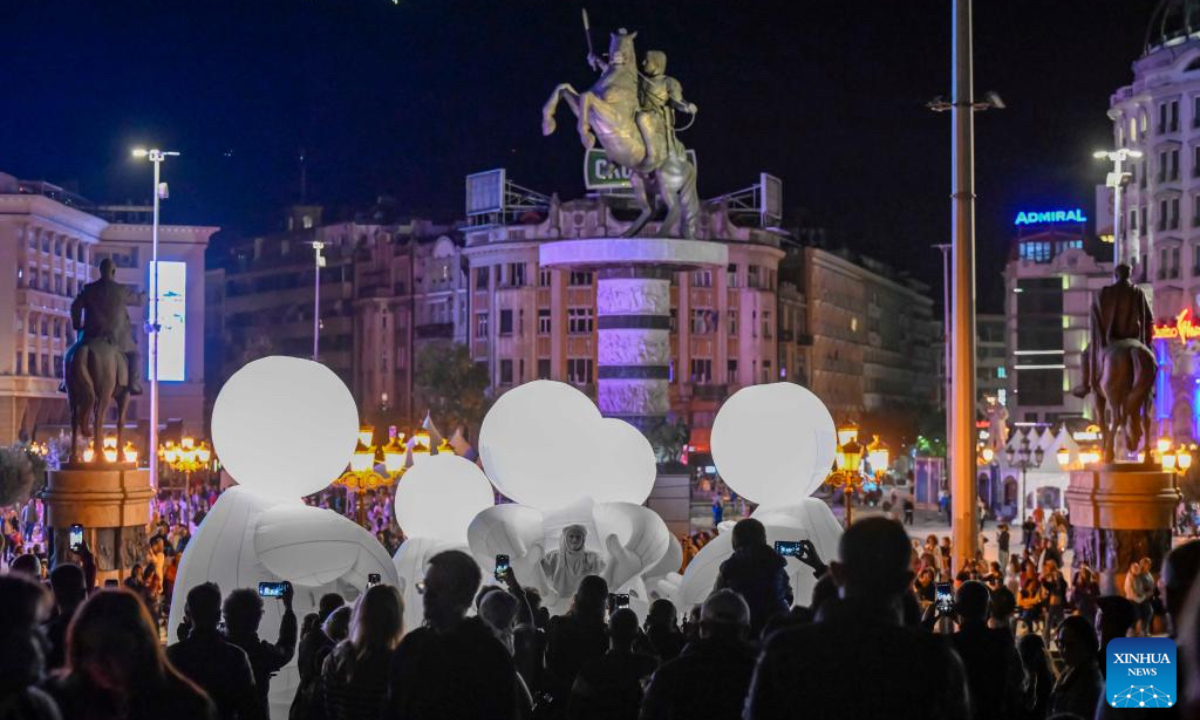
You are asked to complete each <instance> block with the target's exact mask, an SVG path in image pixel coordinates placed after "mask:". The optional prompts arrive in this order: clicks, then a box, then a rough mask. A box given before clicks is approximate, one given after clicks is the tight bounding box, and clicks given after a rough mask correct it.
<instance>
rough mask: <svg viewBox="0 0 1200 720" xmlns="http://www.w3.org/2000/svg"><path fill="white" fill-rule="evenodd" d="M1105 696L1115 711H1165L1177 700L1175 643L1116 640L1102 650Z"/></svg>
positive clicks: (1131, 639)
mask: <svg viewBox="0 0 1200 720" xmlns="http://www.w3.org/2000/svg"><path fill="white" fill-rule="evenodd" d="M1105 656H1106V661H1107V663H1108V677H1107V678H1106V680H1105V683H1104V685H1105V688H1104V690H1105V695H1106V696H1107V697H1108V704H1109V705H1111V706H1112V707H1115V708H1136V707H1146V708H1165V707H1171V706H1173V705H1174V704H1175V703H1176V702H1177V701H1178V700H1179V697H1178V696H1177V695H1176V690H1175V688H1176V684H1175V641H1174V640H1172V639H1170V638H1117V639H1115V640H1110V641H1109V643H1108V647H1107V648H1106V649H1105Z"/></svg>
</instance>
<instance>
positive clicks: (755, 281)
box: [746, 265, 761, 288]
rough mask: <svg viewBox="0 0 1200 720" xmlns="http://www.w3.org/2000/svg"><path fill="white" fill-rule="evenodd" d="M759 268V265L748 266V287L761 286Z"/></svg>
mask: <svg viewBox="0 0 1200 720" xmlns="http://www.w3.org/2000/svg"><path fill="white" fill-rule="evenodd" d="M758 270H759V268H758V266H757V265H747V266H746V287H752V288H756V287H760V286H761V281H760V280H759V277H758Z"/></svg>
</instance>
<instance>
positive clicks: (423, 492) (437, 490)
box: [395, 455, 495, 545]
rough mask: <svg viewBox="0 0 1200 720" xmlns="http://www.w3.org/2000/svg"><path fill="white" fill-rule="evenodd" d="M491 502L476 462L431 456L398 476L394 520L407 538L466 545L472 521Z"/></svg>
mask: <svg viewBox="0 0 1200 720" xmlns="http://www.w3.org/2000/svg"><path fill="white" fill-rule="evenodd" d="M494 504H495V498H494V496H493V495H492V486H491V483H489V482H488V479H487V477H485V476H484V474H483V471H482V470H480V469H479V467H478V466H476V465H475V463H473V462H471V461H470V460H465V459H463V458H460V457H457V456H455V455H433V456H430V457H427V458H425V459H423V460H422V461H421V462H420V464H417V465H413V467H412V469H410V470H409V471H408V472H407V473H405V474H404V477H402V478H401V479H400V484H399V485H398V486H397V487H396V499H395V507H396V522H397V523H399V525H400V528H401V529H402V530H404V534H405V535H408V536H409V537H419V538H430V539H433V540H438V541H442V542H447V543H458V544H460V545H466V544H467V528H468V527H470V525H471V521H472V520H474V519H475V516H476V515H478V514H479V513H480V512H482V511H483V510H486V509H487V508H490V507H491V506H492V505H494Z"/></svg>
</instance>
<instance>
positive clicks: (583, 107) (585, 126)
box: [572, 90, 604, 150]
mask: <svg viewBox="0 0 1200 720" xmlns="http://www.w3.org/2000/svg"><path fill="white" fill-rule="evenodd" d="M603 102H604V101H603V100H600V98H598V97H596V96H595V94H593V93H592V91H591V90H588V91H587V92H584V93H580V94H579V105H578V107H575V108H572V109H573V110H575V113H576V115H578V116H579V117H578V118H577V120H576V123H575V130H576V131H577V132H578V133H579V139H580V141H582V142H583V146H584V147H585V148H587V149H588V150H591V149H592V148H594V147H596V135H595V134H594V133H592V121H591V114H592V106H593V105H596V106H599V105H600V104H601V103H603Z"/></svg>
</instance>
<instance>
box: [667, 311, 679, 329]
mask: <svg viewBox="0 0 1200 720" xmlns="http://www.w3.org/2000/svg"><path fill="white" fill-rule="evenodd" d="M669 331H670V332H679V311H678V310H676V309H675V308H671V324H670V330H669Z"/></svg>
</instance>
